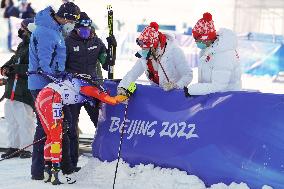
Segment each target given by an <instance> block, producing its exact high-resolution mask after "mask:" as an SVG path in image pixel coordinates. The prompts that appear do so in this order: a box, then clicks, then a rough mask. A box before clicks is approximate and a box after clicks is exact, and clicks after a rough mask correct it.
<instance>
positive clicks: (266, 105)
mask: <svg viewBox="0 0 284 189" xmlns="http://www.w3.org/2000/svg"><path fill="white" fill-rule="evenodd" d="M105 86H106V88H108V89H109V90H110V92H111V94H112V95H114V94H115V91H116V87H117V84H115V83H111V82H107V83H105ZM124 110H125V105H118V106H109V105H105V106H104V107H103V117H104V119H102V120H101V121H100V123H99V127H98V130H97V133H96V137H95V139H94V142H93V156H94V157H97V158H99V159H100V160H102V161H105V160H106V161H113V160H115V159H116V158H117V153H118V147H119V140H120V132H121V130H122V125H123V116H124ZM283 112H284V95H276V94H262V93H255V92H254V93H252V92H226V93H215V94H210V95H204V96H196V97H193V98H185V96H184V93H183V91H182V90H175V91H171V92H164V91H162V90H161V89H160V88H157V87H153V86H143V85H138V86H137V91H136V93H135V94H134V96H133V97H132V98H131V100H130V101H129V106H128V113H127V119H126V122H125V132H124V135H123V136H124V140H123V145H122V153H121V154H122V158H123V159H124V160H125V161H126V162H128V163H129V164H130V165H131V166H134V165H137V164H140V163H143V164H150V163H151V164H154V165H155V166H160V167H165V168H178V169H180V170H184V171H186V172H187V173H189V174H194V175H196V176H198V177H200V178H201V179H202V180H203V181H205V183H206V184H207V185H208V186H209V185H212V184H214V183H220V182H223V183H225V184H230V183H231V182H245V183H247V184H248V185H249V187H251V188H261V187H262V186H263V185H265V184H266V185H270V186H272V187H274V188H277V189H278V188H284V177H283V175H284V174H283V172H284V158H283V157H284V145H283V144H284V137H283V136H284V125H283V123H284V116H283Z"/></svg>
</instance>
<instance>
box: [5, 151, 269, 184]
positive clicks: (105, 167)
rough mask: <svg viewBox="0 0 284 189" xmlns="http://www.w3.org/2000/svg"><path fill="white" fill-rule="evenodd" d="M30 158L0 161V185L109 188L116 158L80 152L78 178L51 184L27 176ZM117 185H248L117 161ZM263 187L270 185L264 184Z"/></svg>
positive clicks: (175, 170)
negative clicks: (208, 180) (109, 159)
mask: <svg viewBox="0 0 284 189" xmlns="http://www.w3.org/2000/svg"><path fill="white" fill-rule="evenodd" d="M30 161H31V160H30V159H29V160H22V159H10V160H5V161H3V162H1V164H0V165H1V166H0V167H1V177H0V188H1V189H18V188H29V189H38V188H40V189H50V188H62V189H64V188H68V189H77V188H84V189H110V188H112V185H113V178H114V172H115V165H116V161H114V162H111V163H107V162H101V161H99V160H98V159H95V158H91V157H86V156H81V157H80V159H79V163H80V165H79V166H83V168H82V170H81V171H80V172H78V173H77V175H76V178H77V182H76V183H75V184H72V185H68V184H63V185H60V186H52V185H51V184H50V183H44V182H43V181H33V180H31V179H30V174H29V171H30V164H31V162H30ZM115 188H116V189H134V188H135V189H146V188H147V189H160V188H163V189H249V187H248V186H247V185H246V184H245V183H231V184H230V185H229V186H228V185H225V184H223V183H218V184H214V185H212V186H210V187H209V188H206V186H205V184H204V182H203V181H202V180H200V179H199V178H198V177H196V176H194V175H187V174H186V172H182V171H179V170H177V169H172V170H171V169H164V168H159V167H155V168H154V166H153V165H146V166H144V165H138V166H135V167H133V168H130V167H129V165H128V164H127V163H125V162H122V163H120V165H119V168H118V173H117V179H116V185H115ZM262 189H271V187H269V186H263V187H262Z"/></svg>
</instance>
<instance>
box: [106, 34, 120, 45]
mask: <svg viewBox="0 0 284 189" xmlns="http://www.w3.org/2000/svg"><path fill="white" fill-rule="evenodd" d="M106 40H107V42H108V44H109V45H110V46H113V47H117V42H116V39H115V37H114V35H111V36H109V37H107V38H106Z"/></svg>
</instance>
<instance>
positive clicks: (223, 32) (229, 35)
mask: <svg viewBox="0 0 284 189" xmlns="http://www.w3.org/2000/svg"><path fill="white" fill-rule="evenodd" d="M237 43H238V42H237V35H236V34H235V33H234V32H233V31H232V30H229V29H225V28H221V29H220V30H219V31H218V33H217V39H216V41H215V42H214V43H213V45H212V48H213V50H214V51H215V52H222V51H228V50H236V48H237Z"/></svg>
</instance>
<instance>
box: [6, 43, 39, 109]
mask: <svg viewBox="0 0 284 189" xmlns="http://www.w3.org/2000/svg"><path fill="white" fill-rule="evenodd" d="M28 64H29V40H25V41H24V42H21V43H20V44H19V46H18V48H17V51H16V53H15V55H13V56H12V57H11V59H10V60H9V61H8V62H7V63H5V64H4V65H3V66H2V68H4V67H7V68H9V70H10V74H9V75H8V82H7V84H6V86H5V98H7V99H10V97H11V93H12V89H13V86H14V79H15V74H18V76H19V79H18V81H17V84H16V90H15V97H14V99H15V100H17V101H19V102H23V103H25V104H28V105H30V106H31V107H32V108H34V102H33V98H32V95H31V93H30V91H29V90H28V77H27V75H26V72H27V71H28Z"/></svg>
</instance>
